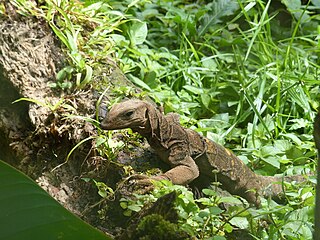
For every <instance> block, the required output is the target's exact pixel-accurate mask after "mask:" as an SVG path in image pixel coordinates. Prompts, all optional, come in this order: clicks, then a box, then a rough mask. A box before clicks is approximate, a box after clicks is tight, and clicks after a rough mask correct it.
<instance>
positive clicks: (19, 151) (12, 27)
mask: <svg viewBox="0 0 320 240" xmlns="http://www.w3.org/2000/svg"><path fill="white" fill-rule="evenodd" d="M6 10H7V16H2V17H1V18H0V136H1V138H0V159H1V160H4V161H6V162H8V163H9V164H11V165H13V166H14V167H16V168H18V169H19V170H21V171H23V172H24V173H26V174H27V175H28V176H30V177H32V178H33V179H34V180H36V181H37V182H38V184H39V185H40V186H42V187H43V188H44V189H45V190H46V191H47V192H48V193H49V194H50V195H52V196H53V197H54V198H55V199H56V200H58V201H59V202H60V203H61V204H63V205H64V206H65V207H66V208H67V209H69V210H71V211H72V212H74V213H75V214H77V215H79V216H81V217H82V218H83V219H84V220H86V221H88V222H90V223H91V224H93V225H95V226H97V227H99V228H100V229H102V230H105V232H107V231H108V229H105V227H104V226H107V225H108V226H110V228H113V226H112V224H111V223H110V222H109V223H107V224H103V223H102V222H101V221H99V217H98V216H97V209H94V211H93V210H92V209H91V207H90V205H94V204H95V203H96V202H98V201H99V200H100V199H101V198H100V197H99V196H98V194H97V189H96V188H95V187H94V186H93V184H92V183H85V182H84V181H83V180H81V176H82V174H83V172H85V171H87V172H89V171H91V170H92V169H96V168H97V164H96V162H97V161H96V160H95V162H94V160H92V159H93V157H94V153H92V151H91V149H92V145H93V144H94V142H90V141H89V142H87V143H84V144H82V145H81V146H80V147H79V148H78V149H77V150H76V151H75V152H74V153H73V154H72V158H71V159H70V160H69V161H68V163H67V164H65V165H63V166H61V167H59V168H57V169H56V170H55V171H52V169H53V168H54V167H56V166H58V165H59V164H61V163H63V162H65V159H66V156H67V155H68V153H69V152H70V150H71V149H72V148H73V147H74V146H75V145H76V144H77V143H79V142H80V141H81V140H83V139H85V138H87V137H89V136H94V135H96V129H95V128H94V126H93V125H91V124H89V123H88V122H86V121H83V120H81V119H77V118H65V116H66V115H70V114H73V115H74V114H76V115H80V116H84V117H89V118H90V117H93V116H94V113H95V104H96V101H97V98H98V96H97V94H96V93H95V92H94V91H93V90H92V89H86V90H74V91H70V93H65V92H63V91H59V90H56V89H52V88H50V87H49V86H48V84H49V83H50V82H53V81H55V76H56V74H57V72H58V71H59V70H60V69H61V68H62V67H64V66H65V65H66V60H65V59H66V56H65V54H64V53H63V51H62V50H61V46H60V42H59V41H58V40H57V39H56V38H55V36H54V34H52V31H51V29H50V28H49V27H48V25H47V23H46V22H45V21H43V20H41V19H37V18H34V17H23V16H21V15H18V14H16V13H15V10H14V8H13V7H12V6H11V5H9V4H6ZM20 98H27V99H29V100H30V101H25V100H24V101H19V102H16V103H13V102H14V101H16V100H17V99H20ZM31 101H34V102H37V103H38V104H35V103H32V102H31ZM59 101H61V105H59V107H58V108H57V109H52V108H50V106H51V105H54V104H56V103H58V102H59ZM88 209H89V210H92V211H87V210H88ZM84 212H85V214H84ZM102 225H103V226H102Z"/></svg>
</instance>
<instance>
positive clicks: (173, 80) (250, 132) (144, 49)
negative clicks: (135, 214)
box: [12, 0, 320, 239]
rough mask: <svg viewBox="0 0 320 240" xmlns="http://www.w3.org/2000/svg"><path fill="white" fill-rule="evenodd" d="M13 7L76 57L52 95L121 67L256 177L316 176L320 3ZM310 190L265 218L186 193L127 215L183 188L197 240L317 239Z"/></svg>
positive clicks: (181, 0)
mask: <svg viewBox="0 0 320 240" xmlns="http://www.w3.org/2000/svg"><path fill="white" fill-rule="evenodd" d="M12 2H13V3H15V4H16V5H17V6H19V7H20V11H21V13H23V14H32V15H37V16H42V17H44V18H45V19H47V21H48V22H49V24H50V26H51V27H52V29H53V31H54V32H55V33H56V35H57V36H58V37H59V38H60V40H61V41H62V43H64V45H65V46H66V49H67V51H68V54H69V56H70V60H69V66H67V67H66V68H64V69H62V70H61V72H60V73H59V74H58V76H57V82H56V83H54V84H53V85H52V86H53V87H60V88H72V87H76V88H85V87H87V86H88V85H89V84H91V83H92V81H93V80H92V79H93V78H94V77H93V76H94V74H93V73H94V71H95V70H96V69H97V68H100V66H101V65H102V64H105V63H110V61H109V60H110V58H112V59H115V61H116V62H117V64H118V65H119V66H120V68H121V69H122V71H123V72H124V73H125V74H126V76H127V77H128V78H129V79H130V80H131V81H132V82H133V83H134V84H136V85H137V86H139V87H140V88H142V89H143V90H145V91H146V92H147V93H148V95H149V96H151V97H152V98H153V99H154V100H155V101H156V102H158V103H160V104H162V105H163V106H164V110H165V112H170V111H175V112H178V113H179V114H180V115H181V122H182V124H183V125H185V126H186V127H191V128H193V129H195V130H196V131H198V132H201V133H202V134H203V135H205V136H206V137H208V138H210V139H212V140H214V141H216V142H218V143H221V144H223V145H225V146H226V147H228V148H230V149H232V150H233V151H234V152H235V153H236V154H237V155H238V156H239V157H240V158H241V159H242V160H243V161H244V162H245V163H246V164H248V165H249V166H250V167H251V168H252V169H253V170H254V171H256V172H257V173H259V174H262V175H275V174H283V173H285V174H305V173H310V172H313V171H314V169H315V160H316V154H315V149H314V143H313V137H312V121H313V118H314V115H315V110H316V109H317V108H318V107H319V83H320V81H319V76H318V74H319V70H318V69H319V46H320V44H319V34H320V28H319V19H320V15H319V11H320V4H319V1H300V0H292V1H287V0H283V1H271V0H269V1H262V0H238V1H232V0H217V1H204V0H200V1H187V0H173V1H157V0H134V1H132V0H125V1H121V2H120V1H113V0H109V1H99V0H83V1H81V2H79V1H63V0H61V1H60V0H47V1H45V2H46V3H45V5H44V6H43V7H42V8H38V7H36V6H34V5H32V4H30V3H29V1H26V0H12ZM301 2H304V3H305V2H307V3H305V5H303V4H302V3H301ZM123 94H124V93H123ZM307 178H308V177H307ZM309 180H310V182H309V183H307V184H304V185H299V186H297V185H296V184H295V183H292V184H287V189H288V190H287V192H286V197H287V204H286V205H279V204H277V203H275V202H274V201H272V200H269V199H266V200H264V201H263V206H262V208H261V209H254V208H247V207H243V206H242V205H236V206H234V207H231V208H229V209H228V210H221V209H220V208H218V204H219V201H220V200H219V199H218V198H217V197H213V196H215V195H214V193H212V192H208V191H209V190H207V192H206V193H207V197H205V198H202V199H201V200H198V201H200V202H201V203H202V205H204V206H207V208H204V209H201V208H199V207H198V204H196V202H197V201H196V200H194V199H193V196H192V194H191V193H190V192H188V190H186V189H182V190H181V189H180V187H178V186H170V185H168V184H167V185H166V184H165V185H164V186H158V187H159V188H158V189H161V190H157V191H158V192H156V193H154V195H152V197H150V199H149V200H148V199H147V198H146V197H144V198H142V196H140V198H138V202H130V201H129V200H123V203H122V206H123V207H124V208H125V209H126V214H127V215H128V214H129V213H130V211H138V210H139V209H140V207H141V206H142V205H143V204H144V203H145V202H146V201H155V199H156V198H157V197H159V195H161V194H159V192H160V193H163V194H164V193H165V192H166V191H169V190H172V188H174V189H175V190H176V188H179V189H180V190H179V191H180V192H182V193H184V194H182V195H180V197H179V198H178V201H177V209H178V210H179V212H180V217H181V219H180V223H181V226H183V229H185V230H186V231H187V232H188V233H190V234H191V235H194V236H196V237H197V238H198V239H226V235H227V234H229V233H232V232H233V231H234V230H236V229H245V230H246V231H248V232H249V233H250V235H251V236H252V237H253V239H311V238H312V231H313V208H314V196H315V192H314V188H313V185H312V184H313V183H314V179H313V178H312V177H309ZM157 194H158V195H157ZM186 196H187V197H186ZM141 199H143V201H142V200H141ZM146 199H147V200H146ZM223 200H224V201H227V200H226V199H223ZM229 200H230V199H229ZM230 201H236V200H234V198H233V199H232V200H230Z"/></svg>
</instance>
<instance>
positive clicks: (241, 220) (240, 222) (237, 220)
mask: <svg viewBox="0 0 320 240" xmlns="http://www.w3.org/2000/svg"><path fill="white" fill-rule="evenodd" d="M229 222H230V224H232V225H234V226H237V227H238V228H240V229H247V228H248V227H249V222H248V219H247V218H245V217H234V218H232V219H231V220H230V221H229Z"/></svg>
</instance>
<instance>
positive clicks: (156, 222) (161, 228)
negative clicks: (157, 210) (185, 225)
mask: <svg viewBox="0 0 320 240" xmlns="http://www.w3.org/2000/svg"><path fill="white" fill-rule="evenodd" d="M184 235H185V234H183V231H182V230H179V229H178V226H177V225H176V224H174V223H170V222H169V221H167V220H165V219H164V218H163V217H162V216H160V215H157V214H151V215H148V216H145V217H144V218H143V219H142V220H141V222H140V223H139V225H138V227H137V233H136V235H135V236H133V239H141V240H153V239H168V240H169V239H170V240H178V239H181V240H182V239H186V238H185V237H183V236H184Z"/></svg>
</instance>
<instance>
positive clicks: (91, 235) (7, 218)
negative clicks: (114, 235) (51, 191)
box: [0, 161, 110, 240]
mask: <svg viewBox="0 0 320 240" xmlns="http://www.w3.org/2000/svg"><path fill="white" fill-rule="evenodd" d="M0 172H1V174H0V192H1V195H0V225H1V227H0V228H1V235H0V239H3V240H4V239H6V240H21V239H34V240H37V239H43V238H44V236H45V238H46V239H68V240H72V239H97V240H98V239H110V238H108V237H107V236H106V235H105V234H104V233H102V232H100V231H98V230H96V229H94V228H93V227H91V226H90V225H88V224H87V223H85V222H83V221H82V220H80V219H79V218H77V217H76V216H74V215H73V214H71V213H70V212H69V211H67V210H66V209H65V208H63V207H62V206H61V205H60V204H59V203H58V202H56V201H55V200H54V199H53V198H52V197H50V196H49V195H48V194H47V193H46V192H45V191H44V190H43V189H41V188H40V187H39V186H38V185H37V183H35V182H33V181H32V180H31V179H29V178H28V177H26V176H25V175H23V174H22V173H21V172H19V171H17V170H16V169H14V168H12V167H10V166H9V165H7V164H6V163H4V162H2V161H0Z"/></svg>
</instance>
